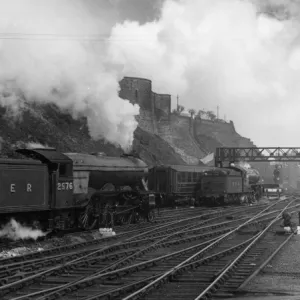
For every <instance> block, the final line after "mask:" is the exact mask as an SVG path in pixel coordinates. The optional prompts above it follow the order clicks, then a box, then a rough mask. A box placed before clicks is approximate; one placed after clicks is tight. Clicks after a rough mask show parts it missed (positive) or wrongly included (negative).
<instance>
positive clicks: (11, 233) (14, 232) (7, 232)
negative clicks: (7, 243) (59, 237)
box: [0, 219, 46, 241]
mask: <svg viewBox="0 0 300 300" xmlns="http://www.w3.org/2000/svg"><path fill="white" fill-rule="evenodd" d="M45 235H46V233H43V232H42V231H41V230H39V229H32V228H30V227H26V226H22V225H21V224H20V223H18V222H17V221H16V220H15V219H11V220H10V221H9V223H7V224H6V225H5V226H3V227H2V228H1V229H0V238H3V237H5V238H8V239H11V240H14V241H16V240H24V239H29V238H31V239H34V240H37V239H38V238H39V237H43V236H45Z"/></svg>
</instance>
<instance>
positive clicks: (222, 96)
mask: <svg viewBox="0 0 300 300" xmlns="http://www.w3.org/2000/svg"><path fill="white" fill-rule="evenodd" d="M262 2H265V1H259V0H257V1H256V0H253V1H250V0H249V1H247V0H244V1H242V0H197V1H194V0H178V1H172V0H166V1H165V2H164V4H163V7H162V10H161V17H160V18H159V20H157V21H153V22H149V23H146V24H144V25H140V24H139V23H137V22H130V21H126V22H124V23H122V24H116V25H115V26H114V28H113V30H112V34H111V37H110V51H109V55H110V59H111V60H112V61H114V62H118V63H119V64H120V65H121V66H122V67H123V72H124V73H126V74H127V75H128V76H142V77H146V78H150V79H152V80H153V89H154V90H157V91H159V92H166V93H170V94H173V95H176V94H179V95H180V99H181V100H180V101H181V104H183V105H184V106H186V107H188V108H189V107H190V108H195V109H202V108H203V107H205V108H206V109H207V110H214V111H216V107H217V105H218V106H219V107H220V112H221V115H223V112H224V114H226V115H227V117H229V118H230V119H232V120H234V122H235V125H236V128H237V129H238V131H239V132H240V133H241V134H243V135H245V136H247V137H250V138H251V139H252V140H253V141H254V142H255V143H256V144H258V145H260V146H263V145H265V146H270V145H278V144H279V145H282V146H296V145H298V146H299V144H300V141H299V139H296V138H295V137H296V136H298V128H299V127H300V118H299V111H300V102H299V99H298V98H299V95H300V85H299V77H300V47H299V45H300V39H299V37H300V35H299V33H300V26H299V18H298V19H297V18H295V16H297V15H298V13H299V7H300V6H299V1H292V0H290V1H285V0H282V1H279V0H278V1H276V0H268V1H266V2H265V3H267V5H262V4H261V3H262ZM270 10H272V12H273V13H272V14H270V13H269V12H270ZM265 12H266V13H268V14H266V13H265ZM173 102H175V101H173Z"/></svg>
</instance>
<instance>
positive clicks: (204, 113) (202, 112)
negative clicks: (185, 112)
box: [197, 109, 206, 119]
mask: <svg viewBox="0 0 300 300" xmlns="http://www.w3.org/2000/svg"><path fill="white" fill-rule="evenodd" d="M205 115H206V112H205V111H204V110H201V109H200V110H199V111H198V112H197V116H198V117H199V118H200V119H201V118H202V117H203V116H205Z"/></svg>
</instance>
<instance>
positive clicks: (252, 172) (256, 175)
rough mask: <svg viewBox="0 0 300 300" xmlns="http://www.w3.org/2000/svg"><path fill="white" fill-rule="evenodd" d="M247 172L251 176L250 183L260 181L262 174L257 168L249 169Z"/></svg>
mask: <svg viewBox="0 0 300 300" xmlns="http://www.w3.org/2000/svg"><path fill="white" fill-rule="evenodd" d="M246 174H247V176H248V178H249V183H250V184H256V183H258V182H259V179H260V174H259V172H258V171H257V170H256V169H252V168H251V169H247V170H246Z"/></svg>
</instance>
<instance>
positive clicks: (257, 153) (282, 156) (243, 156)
mask: <svg viewBox="0 0 300 300" xmlns="http://www.w3.org/2000/svg"><path fill="white" fill-rule="evenodd" d="M238 161H247V162H271V161H278V162H288V161H296V162H300V147H260V148H259V147H252V148H236V147H222V148H217V149H216V154H215V166H216V167H226V166H229V165H230V164H231V163H234V162H238Z"/></svg>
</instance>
